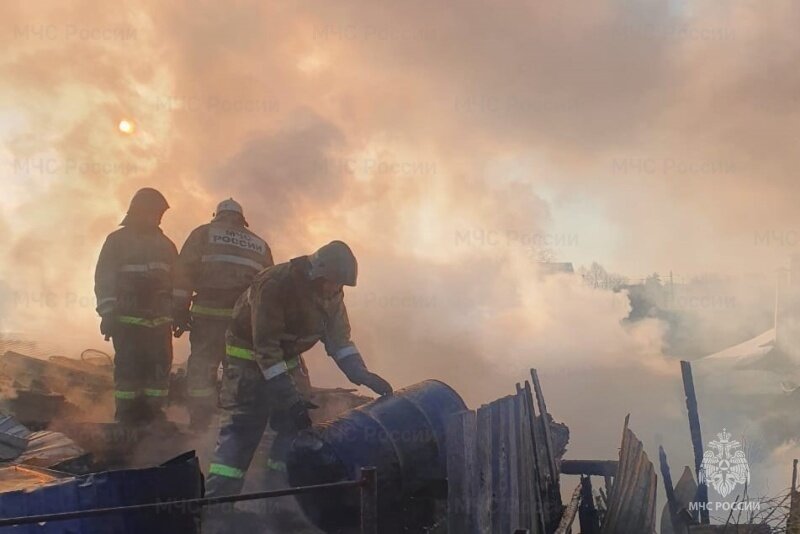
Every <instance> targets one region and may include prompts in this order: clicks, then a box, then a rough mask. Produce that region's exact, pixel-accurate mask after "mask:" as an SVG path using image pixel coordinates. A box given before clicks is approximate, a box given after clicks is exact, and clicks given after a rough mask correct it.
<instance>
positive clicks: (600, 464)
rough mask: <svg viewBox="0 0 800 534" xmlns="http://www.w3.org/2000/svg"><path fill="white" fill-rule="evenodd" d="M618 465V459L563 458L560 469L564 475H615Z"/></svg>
mask: <svg viewBox="0 0 800 534" xmlns="http://www.w3.org/2000/svg"><path fill="white" fill-rule="evenodd" d="M618 466H619V461H618V460H561V466H560V469H559V470H560V472H561V474H562V475H588V476H601V477H607V476H608V477H613V476H614V474H615V473H616V472H617V467H618Z"/></svg>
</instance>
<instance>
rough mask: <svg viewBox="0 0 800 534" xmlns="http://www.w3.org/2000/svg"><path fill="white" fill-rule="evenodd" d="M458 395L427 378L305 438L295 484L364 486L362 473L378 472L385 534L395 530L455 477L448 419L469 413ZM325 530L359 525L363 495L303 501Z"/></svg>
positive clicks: (297, 453)
mask: <svg viewBox="0 0 800 534" xmlns="http://www.w3.org/2000/svg"><path fill="white" fill-rule="evenodd" d="M466 409H467V407H466V405H465V404H464V401H463V400H462V399H461V397H460V396H459V394H458V393H456V392H455V391H454V390H453V389H452V388H450V386H448V385H447V384H445V383H443V382H439V381H438V380H426V381H424V382H420V383H419V384H415V385H413V386H409V387H407V388H405V389H402V390H399V391H397V392H395V394H394V395H393V396H391V397H384V398H380V399H377V400H374V401H372V402H370V403H367V404H365V405H364V406H360V407H358V408H355V409H353V410H350V411H349V412H346V413H345V414H343V415H342V416H341V417H339V418H338V419H336V420H333V421H330V422H327V423H323V424H321V425H317V426H316V427H315V428H314V431H313V433H307V434H303V435H301V436H300V437H298V438H297V439H296V440H295V442H294V444H293V446H292V449H291V451H290V453H289V456H288V462H287V467H288V475H289V482H290V483H291V485H292V486H306V485H311V484H322V483H326V482H338V481H343V480H357V479H358V476H359V470H360V469H361V468H362V467H370V466H372V467H376V468H377V470H378V512H379V518H380V522H381V524H382V525H384V526H383V527H381V529H380V531H381V532H390V531H391V529H390V528H389V525H396V524H397V522H398V517H397V516H398V514H404V513H408V511H407V510H406V511H404V509H405V508H406V507H407V506H409V502H410V500H413V499H414V498H415V497H418V496H419V495H421V494H422V493H424V492H425V491H426V490H427V489H429V488H431V487H433V486H435V485H436V484H441V483H442V482H443V481H445V480H446V477H447V464H446V456H445V455H446V446H445V421H446V420H447V418H448V416H450V415H452V414H454V413H458V412H460V411H464V410H466ZM298 500H299V501H300V504H301V506H302V507H303V510H304V511H305V512H306V514H307V515H308V517H309V518H310V519H311V520H312V521H313V522H314V523H315V524H316V525H318V526H319V527H320V528H322V529H323V530H327V531H335V530H337V529H341V528H348V527H352V526H354V525H357V522H358V515H359V495H358V492H357V491H343V492H336V493H334V492H329V493H325V494H319V495H314V494H309V495H305V496H302V497H299V498H298Z"/></svg>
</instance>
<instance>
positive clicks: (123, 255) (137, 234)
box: [95, 187, 178, 423]
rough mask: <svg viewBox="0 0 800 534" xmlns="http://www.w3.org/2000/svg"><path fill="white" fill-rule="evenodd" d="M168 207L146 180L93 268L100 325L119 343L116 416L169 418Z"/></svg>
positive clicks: (171, 258)
mask: <svg viewBox="0 0 800 534" xmlns="http://www.w3.org/2000/svg"><path fill="white" fill-rule="evenodd" d="M168 208H169V204H167V200H166V199H165V198H164V195H162V194H161V193H160V192H159V191H157V190H155V189H152V188H149V187H146V188H144V189H140V190H139V191H137V192H136V194H135V195H134V196H133V198H132V199H131V203H130V207H129V208H128V213H127V215H126V216H125V218H124V219H123V220H122V222H121V223H120V226H122V228H120V229H119V230H117V231H115V232H112V233H111V234H110V235H109V236H108V237H107V238H106V241H105V243H104V244H103V248H102V250H101V251H100V257H99V259H98V260H97V268H96V270H95V295H96V297H97V313H98V314H99V315H100V317H101V321H100V332H101V334H102V335H104V336H105V338H106V340H108V339H111V340H112V341H113V344H114V353H115V354H114V398H115V403H116V414H115V418H116V420H118V421H120V422H121V423H141V422H145V421H153V420H160V419H163V418H164V412H163V407H164V403H165V401H166V399H167V394H168V389H169V373H170V367H171V365H172V316H171V311H172V283H173V269H174V267H175V262H176V260H177V257H178V251H177V250H176V248H175V244H174V243H173V242H172V241H171V240H170V239H169V238H168V237H166V236H165V235H164V234H163V232H162V231H161V228H160V224H161V218H162V216H163V215H164V212H165V211H166V210H167V209H168Z"/></svg>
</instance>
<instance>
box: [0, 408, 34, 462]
mask: <svg viewBox="0 0 800 534" xmlns="http://www.w3.org/2000/svg"><path fill="white" fill-rule="evenodd" d="M30 434H31V432H30V431H29V430H28V429H27V428H25V427H24V426H23V425H21V424H20V423H19V422H18V421H17V420H16V419H14V418H13V417H11V416H9V415H2V416H0V461H3V462H8V461H11V460H14V459H16V458H17V457H19V455H20V454H22V452H23V451H24V450H25V447H27V446H28V436H30Z"/></svg>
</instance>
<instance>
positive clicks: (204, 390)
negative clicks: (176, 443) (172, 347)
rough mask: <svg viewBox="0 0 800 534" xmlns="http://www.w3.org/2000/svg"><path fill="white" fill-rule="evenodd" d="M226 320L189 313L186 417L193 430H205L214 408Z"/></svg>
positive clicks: (222, 360) (223, 347)
mask: <svg viewBox="0 0 800 534" xmlns="http://www.w3.org/2000/svg"><path fill="white" fill-rule="evenodd" d="M227 328H228V318H226V317H207V316H205V315H201V314H199V313H193V314H192V331H191V332H190V333H189V342H190V344H191V353H190V354H189V360H188V363H187V377H186V378H187V383H188V391H187V394H188V396H189V414H190V415H191V424H192V427H194V428H198V429H203V428H206V427H208V424H209V422H210V421H211V418H212V416H213V414H214V413H215V412H216V409H217V372H218V370H219V366H220V364H224V362H225V330H226V329H227Z"/></svg>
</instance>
